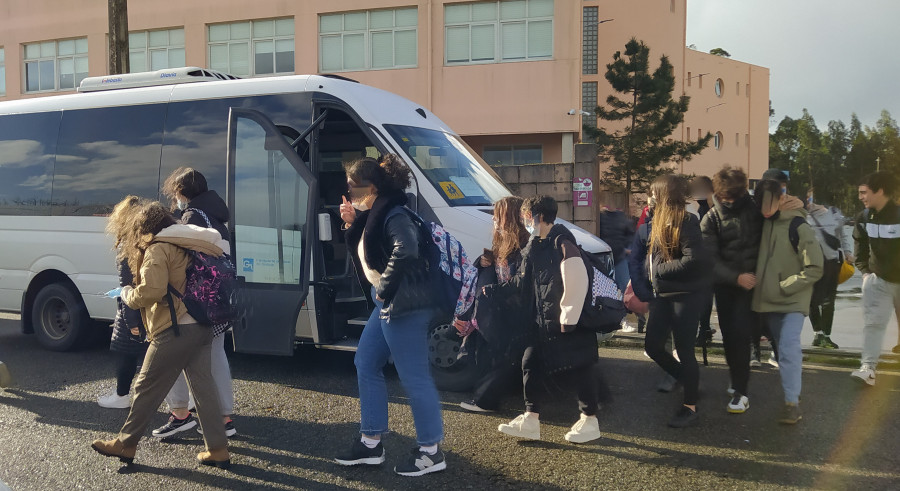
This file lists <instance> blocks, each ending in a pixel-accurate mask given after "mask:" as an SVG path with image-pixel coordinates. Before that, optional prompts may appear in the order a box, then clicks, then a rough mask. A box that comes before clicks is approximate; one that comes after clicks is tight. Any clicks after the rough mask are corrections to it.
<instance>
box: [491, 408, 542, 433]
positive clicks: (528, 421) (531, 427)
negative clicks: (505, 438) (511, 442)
mask: <svg viewBox="0 0 900 491" xmlns="http://www.w3.org/2000/svg"><path fill="white" fill-rule="evenodd" d="M497 431H499V432H500V433H504V434H506V435H509V436H515V437H518V438H524V439H526V440H540V439H541V421H540V420H539V419H538V415H537V414H534V413H525V414H520V415H518V416H516V419H514V420H512V421H510V422H509V423H505V424H501V425H499V426H497Z"/></svg>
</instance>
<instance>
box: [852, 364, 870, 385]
mask: <svg viewBox="0 0 900 491" xmlns="http://www.w3.org/2000/svg"><path fill="white" fill-rule="evenodd" d="M850 376H851V377H853V378H855V379H857V380H859V381H861V382H864V383H866V384H869V385H875V369H874V368H872V367H870V366H869V365H863V366H862V367H860V369H859V370H853V372H852V373H850Z"/></svg>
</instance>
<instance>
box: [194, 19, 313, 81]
mask: <svg viewBox="0 0 900 491" xmlns="http://www.w3.org/2000/svg"><path fill="white" fill-rule="evenodd" d="M285 19H290V20H291V21H292V22H293V23H294V27H293V30H292V33H291V34H289V35H288V34H276V33H275V31H274V29H273V33H272V35H266V36H257V35H256V34H255V29H254V24H259V23H262V22H277V21H280V20H285ZM239 24H249V26H250V36H249V37H246V38H237V39H235V38H232V37H231V35H230V34H229V37H228V39H227V40H222V41H211V40H210V39H211V36H210V30H211V29H212V28H213V27H215V26H228V27H229V30H230V29H231V26H233V25H239ZM296 35H297V24H296V20H295V19H294V18H293V17H274V18H271V19H255V20H247V21H239V22H225V23H221V24H207V26H206V62H207V67H209V68H216V67H213V66H212V50H213V47H215V46H226V47H227V48H228V69H227V70H220V71H223V72H226V73H231V74H233V75H237V76H239V77H273V76H280V75H293V74H294V73H295V72H296V70H297V65H296V61H295V63H294V69H293V70H290V71H283V72H279V71H278V63H277V61H276V59H275V56H276V53H277V51H275V45H277V44H278V41H287V40H290V41H291V45H292V47H293V50H292V51H291V52H292V53H294V57H295V58H296V56H297V42H296ZM261 42H271V43H272V46H273V51H272V69H273V71H272V72H270V73H257V71H256V45H257V43H261ZM235 45H244V46H245V47H246V48H247V56H248V60H247V69H248V73H246V74H243V73H235V72H234V70H232V67H231V49H232V47H233V46H235Z"/></svg>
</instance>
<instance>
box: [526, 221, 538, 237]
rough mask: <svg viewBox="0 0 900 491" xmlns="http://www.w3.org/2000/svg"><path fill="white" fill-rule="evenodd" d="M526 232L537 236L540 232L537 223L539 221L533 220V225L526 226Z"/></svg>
mask: <svg viewBox="0 0 900 491" xmlns="http://www.w3.org/2000/svg"><path fill="white" fill-rule="evenodd" d="M525 230H527V231H528V233H529V234H531V235H537V234H538V232H539V229H538V221H537V220H533V221H532V222H531V223H529V224H526V225H525Z"/></svg>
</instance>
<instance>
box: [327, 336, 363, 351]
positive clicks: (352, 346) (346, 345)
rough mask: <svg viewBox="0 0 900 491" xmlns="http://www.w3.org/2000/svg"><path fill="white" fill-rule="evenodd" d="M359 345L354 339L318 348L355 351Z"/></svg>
mask: <svg viewBox="0 0 900 491" xmlns="http://www.w3.org/2000/svg"><path fill="white" fill-rule="evenodd" d="M358 345H359V342H358V340H356V339H343V340H341V341H338V342H336V343H332V344H320V345H319V348H321V349H330V350H335V351H356V347H357V346H358Z"/></svg>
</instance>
